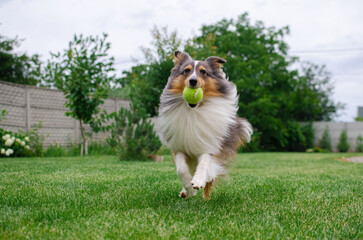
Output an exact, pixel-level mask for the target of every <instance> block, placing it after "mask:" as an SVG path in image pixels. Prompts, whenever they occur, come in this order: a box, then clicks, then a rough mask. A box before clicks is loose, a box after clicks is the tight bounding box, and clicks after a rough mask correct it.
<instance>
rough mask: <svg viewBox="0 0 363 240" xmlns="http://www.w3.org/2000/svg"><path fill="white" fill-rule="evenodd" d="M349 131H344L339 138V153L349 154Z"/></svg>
mask: <svg viewBox="0 0 363 240" xmlns="http://www.w3.org/2000/svg"><path fill="white" fill-rule="evenodd" d="M349 147H350V145H349V143H348V136H347V130H345V129H343V130H342V132H341V133H340V136H339V142H338V144H337V149H338V151H339V152H348V150H349Z"/></svg>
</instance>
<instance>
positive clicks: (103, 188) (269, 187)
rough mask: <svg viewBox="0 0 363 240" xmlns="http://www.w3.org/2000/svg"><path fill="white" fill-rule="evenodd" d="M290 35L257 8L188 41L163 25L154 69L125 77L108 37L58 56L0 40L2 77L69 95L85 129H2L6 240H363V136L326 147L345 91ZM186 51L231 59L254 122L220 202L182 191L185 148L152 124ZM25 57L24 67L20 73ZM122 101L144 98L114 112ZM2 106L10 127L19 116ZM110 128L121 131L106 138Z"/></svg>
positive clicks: (150, 60) (150, 54)
mask: <svg viewBox="0 0 363 240" xmlns="http://www.w3.org/2000/svg"><path fill="white" fill-rule="evenodd" d="M288 33H289V29H288V27H283V28H281V29H276V28H274V27H266V26H264V24H263V23H262V22H256V23H255V24H252V23H251V22H250V20H249V18H248V15H247V14H242V15H240V16H239V17H238V18H237V19H230V20H226V19H224V20H221V21H219V22H217V23H216V24H213V25H205V26H202V28H201V33H200V35H199V36H195V37H193V38H191V39H188V40H186V41H182V40H181V39H179V38H178V36H177V33H176V32H171V33H169V32H168V31H167V28H161V29H159V28H157V27H155V28H154V29H153V30H152V36H153V42H152V48H143V54H144V57H145V59H146V61H145V63H142V64H139V63H135V65H134V66H133V67H131V69H130V70H128V71H124V72H123V73H122V77H117V76H116V73H115V69H114V59H113V57H110V56H108V51H109V49H110V48H111V44H110V42H109V41H108V35H107V34H103V35H102V36H101V37H99V36H83V35H82V34H80V35H75V36H74V38H73V40H71V41H70V42H69V44H68V48H66V49H64V50H63V51H62V52H58V53H52V54H51V56H52V58H51V59H49V60H48V61H47V63H46V64H44V63H41V62H40V60H39V58H38V57H39V56H37V55H34V56H27V55H26V54H24V55H21V56H19V55H17V54H16V53H13V50H14V48H15V47H16V46H18V45H19V42H18V40H17V39H7V38H5V37H3V36H0V37H1V38H0V40H1V41H2V42H1V44H0V48H1V47H2V48H4V49H0V50H2V51H0V54H2V55H1V56H3V57H4V59H5V60H6V61H7V62H8V64H7V65H4V64H1V65H0V70H1V71H0V74H1V73H3V72H6V73H7V74H6V75H4V76H1V75H0V79H1V80H5V81H9V82H14V83H21V84H30V85H36V86H38V87H49V88H56V89H58V90H60V91H62V93H63V95H64V98H65V107H66V108H67V112H66V113H65V114H66V116H68V117H71V118H73V119H74V120H75V121H76V123H77V124H79V126H80V131H81V132H80V134H78V135H79V136H77V137H76V138H77V141H76V142H69V143H68V144H66V145H61V144H58V143H56V142H55V143H52V144H51V145H49V146H46V147H45V145H44V139H45V136H44V135H43V134H42V133H41V131H40V130H41V129H42V122H39V123H38V124H36V125H33V126H32V127H31V129H29V130H28V131H20V130H19V131H13V130H9V129H6V128H5V127H4V128H0V237H2V238H4V239H14V238H16V239H17V238H35V239H38V238H40V239H48V238H49V239H54V238H75V239H100V238H101V239H102V238H121V239H157V238H166V239H183V238H185V239H226V238H227V239H229V238H230V239H235V238H252V239H278V238H283V239H285V238H288V239H291V238H314V239H315V238H318V239H321V238H323V239H348V238H349V239H362V238H363V228H362V226H363V222H362V211H363V204H362V203H363V186H362V182H363V175H362V172H363V164H362V163H359V162H349V161H346V160H347V159H348V160H349V158H350V157H355V156H361V152H363V137H362V135H358V136H357V137H356V139H355V144H354V146H353V144H352V143H351V142H350V143H349V141H348V139H349V137H348V133H347V131H346V130H345V129H343V130H342V131H341V132H340V137H339V141H338V143H337V144H336V145H335V143H334V146H332V141H331V134H330V133H331V129H329V128H328V127H327V128H325V130H324V132H323V134H322V137H321V139H319V140H318V142H316V141H315V136H314V134H315V132H314V128H313V123H314V122H316V121H331V120H332V119H334V117H335V116H336V115H337V114H338V112H339V110H340V109H342V107H343V106H342V104H341V103H337V102H334V101H332V99H331V96H332V90H333V87H332V84H331V82H330V75H329V73H328V72H327V71H326V69H325V67H324V66H319V65H316V64H313V63H306V62H303V63H301V62H299V60H298V59H297V58H296V57H294V56H289V54H288V45H287V43H286V42H285V40H284V36H285V35H286V34H288ZM4 46H6V48H5V47H4ZM175 50H184V51H186V52H188V53H189V54H190V55H191V56H192V57H193V58H196V59H205V58H206V57H208V56H212V55H216V56H220V57H223V58H225V59H226V60H227V63H226V64H225V66H224V71H225V72H226V74H227V75H228V76H229V77H230V79H231V81H233V82H234V84H235V85H236V86H237V89H238V94H239V96H240V98H239V102H238V106H239V110H238V115H239V116H241V117H246V118H247V119H248V120H249V121H250V122H251V124H252V125H253V128H254V134H253V135H252V141H251V143H249V144H248V145H247V146H246V147H245V148H241V149H240V150H239V153H238V155H237V157H236V160H235V161H234V162H233V163H232V164H231V166H230V167H229V174H228V175H227V176H224V177H223V178H221V179H220V180H219V182H218V183H217V184H216V187H215V189H214V190H213V192H212V196H211V198H210V200H208V201H206V200H204V199H203V197H202V196H201V195H202V194H201V193H200V192H199V193H198V195H197V196H196V197H192V198H187V199H181V198H179V197H178V193H179V192H180V190H181V189H182V186H181V183H180V181H179V179H178V177H177V174H176V171H175V167H174V163H173V160H172V156H171V153H170V151H169V150H168V149H167V148H166V147H165V146H162V144H161V142H160V140H159V138H158V136H157V133H156V132H155V130H154V125H153V123H152V121H151V119H152V118H153V117H157V109H158V106H159V100H160V94H161V91H162V89H163V88H164V86H165V83H166V79H168V76H169V75H170V70H171V68H172V67H173V65H174V63H173V52H174V51H175ZM5 60H4V61H5ZM14 63H17V64H14ZM296 64H298V65H299V66H300V68H299V70H296V69H295V70H294V69H292V66H293V65H296ZM13 65H14V66H15V67H16V69H15V70H16V71H14V72H12V71H13V70H14V68H6V66H13ZM19 74H20V75H19ZM12 76H13V78H12ZM108 97H122V98H125V97H126V98H128V99H129V100H130V102H131V103H130V106H129V108H119V109H115V111H114V112H106V111H101V108H100V106H101V105H102V104H104V102H105V100H106V99H107V98H108ZM286 99H288V101H287V100H286ZM0 110H1V112H0V121H2V120H4V119H6V116H7V114H8V112H7V109H0ZM62 115H63V114H62ZM357 121H360V119H357ZM85 125H87V126H89V128H87V129H91V130H89V131H86V128H85ZM101 132H102V133H107V137H106V138H105V139H103V140H97V141H95V140H93V137H92V136H94V135H97V134H98V133H101ZM74 135H77V134H74ZM333 149H336V151H334V152H333ZM156 159H158V160H161V159H164V160H163V161H152V160H156Z"/></svg>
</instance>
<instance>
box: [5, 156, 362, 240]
mask: <svg viewBox="0 0 363 240" xmlns="http://www.w3.org/2000/svg"><path fill="white" fill-rule="evenodd" d="M347 155H348V154H345V156H347ZM342 156H343V155H342V154H333V153H332V154H307V153H254V154H240V155H238V157H237V160H236V161H235V162H234V163H233V164H232V166H231V167H230V174H229V175H228V176H226V177H224V178H223V179H222V180H220V181H219V182H218V185H217V187H216V189H215V190H214V191H213V192H212V196H211V199H210V201H208V202H207V201H204V200H203V198H202V194H201V192H199V193H198V195H197V196H196V197H194V198H189V199H180V198H179V197H178V193H179V191H180V190H181V183H180V182H179V179H178V178H177V176H176V171H175V168H174V165H173V162H172V160H171V157H170V156H167V157H166V159H165V161H164V162H162V163H157V162H120V161H118V159H117V158H116V157H113V156H97V157H86V158H80V157H73V158H71V157H68V158H32V159H29V158H17V159H4V158H3V159H0V238H4V239H17V238H32V239H34V238H35V239H39V238H41V239H59V238H68V239H69V238H71V239H104V238H121V239H158V238H163V239H164V238H165V239H233V238H239V239H243V238H247V239H251V238H253V239H255V238H261V239H276V238H284V239H286V238H289V239H291V238H304V239H305V238H319V239H322V238H327V239H363V164H361V163H349V162H341V161H339V160H338V159H339V158H341V157H342Z"/></svg>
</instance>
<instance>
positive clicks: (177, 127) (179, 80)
mask: <svg viewBox="0 0 363 240" xmlns="http://www.w3.org/2000/svg"><path fill="white" fill-rule="evenodd" d="M225 62H226V60H224V59H222V58H219V57H214V56H212V57H208V58H207V59H206V60H205V61H195V60H193V59H192V58H191V57H190V56H189V54H187V53H184V52H180V51H176V52H175V58H174V64H175V66H174V68H173V69H172V71H171V75H170V77H169V79H168V82H167V84H166V86H165V88H164V90H163V92H162V94H161V97H160V108H159V118H158V121H157V125H158V131H159V135H160V137H161V140H162V142H163V143H164V144H165V145H166V146H167V147H169V148H170V150H171V151H172V155H173V159H174V162H175V166H176V171H177V174H178V176H179V178H180V180H181V182H182V184H183V189H182V191H181V192H180V194H179V196H180V197H182V198H186V197H188V196H194V195H196V193H197V190H199V189H201V188H204V191H203V197H204V198H205V199H207V200H208V199H209V197H210V193H211V188H212V186H213V183H214V182H215V181H216V179H217V177H219V176H222V175H224V174H225V173H226V166H227V164H228V163H229V162H230V161H231V160H232V159H233V157H234V156H235V155H236V153H237V149H238V148H239V147H240V146H241V145H245V144H246V143H248V142H249V141H250V140H251V135H252V127H251V124H250V123H249V122H248V121H247V120H246V119H243V118H239V117H238V116H237V110H238V95H237V90H236V86H235V85H234V84H233V83H232V82H230V81H228V79H226V77H225V74H224V72H223V71H222V65H223V64H224V63H225ZM185 87H191V88H202V90H203V93H204V97H203V99H202V100H201V101H200V102H199V103H197V104H189V103H187V102H186V101H185V100H184V98H183V90H184V88H185Z"/></svg>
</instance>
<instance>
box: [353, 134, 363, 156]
mask: <svg viewBox="0 0 363 240" xmlns="http://www.w3.org/2000/svg"><path fill="white" fill-rule="evenodd" d="M355 151H356V152H363V137H362V135H359V136H358V137H357V140H356V142H355Z"/></svg>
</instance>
